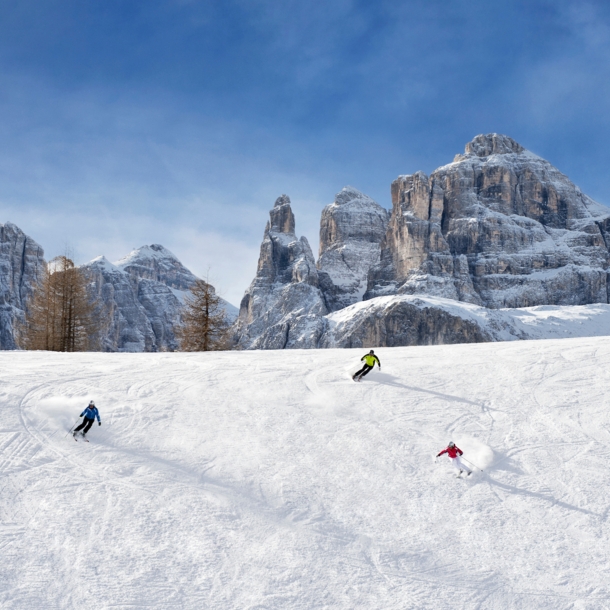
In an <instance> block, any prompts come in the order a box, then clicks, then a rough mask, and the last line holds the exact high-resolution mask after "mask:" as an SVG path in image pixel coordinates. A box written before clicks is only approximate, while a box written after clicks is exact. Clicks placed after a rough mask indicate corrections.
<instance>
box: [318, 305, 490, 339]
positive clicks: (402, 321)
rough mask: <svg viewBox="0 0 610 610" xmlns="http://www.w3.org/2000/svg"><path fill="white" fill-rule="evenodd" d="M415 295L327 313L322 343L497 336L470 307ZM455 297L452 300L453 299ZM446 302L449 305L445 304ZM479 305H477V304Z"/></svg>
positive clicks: (485, 337)
mask: <svg viewBox="0 0 610 610" xmlns="http://www.w3.org/2000/svg"><path fill="white" fill-rule="evenodd" d="M443 301H448V300H447V299H438V300H436V301H433V302H429V301H428V300H425V299H421V298H417V297H412V296H403V297H378V298H376V299H371V300H370V301H365V303H364V305H365V307H362V306H361V305H363V304H362V303H358V304H357V305H354V306H352V307H349V308H348V309H346V310H343V311H340V312H336V313H335V314H331V315H330V316H328V317H327V320H328V322H329V326H328V330H327V332H326V333H325V335H324V337H323V338H322V341H321V343H320V347H362V348H365V347H398V346H404V345H447V344H454V343H482V342H485V341H493V340H494V336H493V334H492V333H490V332H489V329H487V328H486V325H485V324H482V323H481V322H480V320H477V319H476V318H474V317H473V318H474V319H471V317H470V316H468V313H470V312H468V310H467V309H459V308H451V307H448V306H447V304H446V303H443ZM453 302H454V301H449V303H453ZM443 305H445V306H443ZM475 307H476V306H475Z"/></svg>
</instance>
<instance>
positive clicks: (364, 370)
mask: <svg viewBox="0 0 610 610" xmlns="http://www.w3.org/2000/svg"><path fill="white" fill-rule="evenodd" d="M374 366H375V365H373V366H369V365H368V364H365V365H364V366H363V367H362V368H361V369H360V370H359V371H358V372H357V373H356V374H355V375H354V377H364V376H365V375H366V374H367V373H368V372H370V371H372V370H373V367H374Z"/></svg>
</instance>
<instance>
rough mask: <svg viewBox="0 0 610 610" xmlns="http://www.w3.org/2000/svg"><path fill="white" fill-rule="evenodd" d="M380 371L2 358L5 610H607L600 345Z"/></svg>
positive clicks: (259, 360)
mask: <svg viewBox="0 0 610 610" xmlns="http://www.w3.org/2000/svg"><path fill="white" fill-rule="evenodd" d="M367 351H368V350H320V351H317V350H303V351H298V350H294V351H293V350H289V351H264V352H227V353H208V354H51V353H43V352H37V353H32V352H30V353H24V352H19V353H16V352H3V353H0V556H1V557H2V558H3V561H2V562H0V607H1V608H3V609H4V608H7V609H25V608H28V609H29V608H45V609H55V608H58V609H59V608H62V609H63V608H82V607H90V608H96V609H98V608H99V609H110V608H113V609H115V608H121V609H127V608H163V609H165V608H187V609H190V608H192V609H200V608H223V609H225V608H231V609H233V608H234V609H249V610H255V609H256V610H262V609H278V610H279V609H287V608H296V609H306V608H307V609H310V608H346V609H348V608H350V609H351V608H372V609H381V608H383V609H394V608H395V609H405V608H409V609H410V608H413V609H420V608H421V609H428V608H430V609H432V608H434V609H438V608H449V607H451V608H456V609H459V608H463V609H481V610H483V609H486V610H487V609H498V610H500V609H502V610H505V609H507V608H511V609H512V608H517V609H518V608H528V609H529V608H548V609H553V610H557V609H564V608H565V609H568V608H570V609H571V608H574V609H578V610H583V609H596V610H597V609H600V608H610V587H609V584H608V577H607V574H608V569H609V567H610V566H609V563H610V550H608V549H609V547H610V545H609V544H608V540H609V539H610V538H609V533H610V532H609V527H608V512H609V507H610V491H608V490H609V489H610V487H609V483H610V468H609V467H610V450H609V446H610V415H609V413H608V405H607V402H608V401H607V395H608V390H607V388H608V385H609V383H610V367H609V364H610V344H608V341H607V339H606V338H604V337H597V338H586V339H564V340H551V341H523V342H511V343H489V344H479V345H472V344H471V345H454V346H442V347H417V348H393V349H382V348H380V349H378V350H376V353H377V354H378V356H379V357H380V360H381V363H382V369H381V372H379V371H378V370H377V369H375V370H374V371H373V372H371V373H369V375H368V376H367V377H366V378H365V379H364V380H363V381H362V382H361V383H354V382H353V381H352V380H351V379H350V376H349V375H350V373H353V372H354V371H355V370H356V369H357V368H359V367H358V366H357V365H358V364H359V362H360V358H361V356H362V355H364V353H365V352H367ZM90 399H94V400H95V401H96V404H97V406H98V408H99V410H100V413H101V417H102V426H101V427H98V425H97V423H95V425H94V426H93V428H92V429H91V432H90V433H89V438H90V440H91V442H90V443H83V442H79V443H75V442H74V441H73V440H72V439H71V438H70V436H66V432H67V431H68V429H69V428H70V427H71V426H72V425H73V424H74V422H75V421H76V420H77V418H78V415H79V413H80V412H81V411H82V410H83V409H84V407H85V406H86V404H87V403H88V401H89V400H90ZM79 421H80V420H79ZM449 440H454V441H455V442H456V443H457V444H458V446H460V447H461V448H462V449H463V450H464V452H465V455H464V457H465V458H467V459H469V460H471V461H472V462H473V463H475V464H477V465H479V466H481V467H482V468H483V469H484V472H483V473H480V472H476V473H475V474H473V475H472V476H471V477H469V478H468V479H465V480H459V479H456V478H455V476H454V474H455V473H454V471H453V468H452V466H451V463H450V462H449V460H448V459H447V458H446V457H445V456H443V458H439V459H438V460H435V457H434V456H435V455H436V454H437V453H438V452H439V451H440V450H441V449H443V448H444V447H445V446H446V444H447V442H448V441H449Z"/></svg>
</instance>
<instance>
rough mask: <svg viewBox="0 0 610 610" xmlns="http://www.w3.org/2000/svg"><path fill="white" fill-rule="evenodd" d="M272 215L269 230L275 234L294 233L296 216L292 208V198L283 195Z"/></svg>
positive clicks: (276, 203)
mask: <svg viewBox="0 0 610 610" xmlns="http://www.w3.org/2000/svg"><path fill="white" fill-rule="evenodd" d="M269 215H270V225H269V230H270V231H273V232H275V233H294V231H295V223H294V214H293V213H292V208H291V207H290V197H288V195H281V196H280V197H278V198H277V199H276V200H275V204H274V206H273V209H272V210H271V212H269Z"/></svg>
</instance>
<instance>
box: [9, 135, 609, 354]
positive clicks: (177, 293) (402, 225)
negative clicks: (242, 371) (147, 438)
mask: <svg viewBox="0 0 610 610" xmlns="http://www.w3.org/2000/svg"><path fill="white" fill-rule="evenodd" d="M391 196H392V209H391V210H390V211H388V210H386V209H384V208H383V207H382V206H380V205H379V204H378V203H376V202H375V201H373V200H372V199H371V198H370V197H368V196H366V195H364V194H363V193H361V192H359V191H358V190H356V189H354V188H352V187H345V188H343V189H342V190H341V191H340V192H339V193H337V195H336V197H335V200H334V201H333V202H332V203H331V204H329V205H327V206H326V207H325V208H324V209H323V211H322V216H321V221H320V249H319V252H318V258H317V260H316V258H315V257H314V254H313V252H312V250H311V247H310V245H309V242H308V241H307V239H306V238H305V237H297V234H296V224H295V217H294V213H293V211H292V208H291V202H290V198H289V197H288V196H287V195H282V196H281V197H279V198H278V199H277V200H276V201H275V204H274V206H273V209H272V210H271V212H270V218H269V222H268V223H267V226H266V228H265V232H264V237H263V242H262V244H261V249H260V256H259V261H258V267H257V272H256V276H255V278H254V279H253V281H252V283H251V285H250V287H249V288H248V289H247V290H246V293H245V295H244V297H243V299H242V302H241V306H240V309H239V315H237V314H238V312H237V310H236V309H235V308H234V307H233V306H232V305H230V304H229V303H226V302H225V310H226V311H227V314H228V316H229V318H231V319H235V318H236V319H235V322H234V325H233V339H234V346H235V347H236V348H238V349H285V348H315V347H369V346H400V345H427V344H442V343H464V342H479V341H496V340H505V339H511V338H512V339H517V338H518V339H523V338H528V336H529V334H528V333H530V332H533V335H534V336H536V337H538V336H540V332H541V330H540V329H541V326H540V324H542V325H543V326H544V325H545V324H547V323H548V320H549V319H550V318H553V317H555V318H556V319H560V318H562V315H561V314H558V316H559V317H558V318H557V316H554V313H557V312H556V311H555V310H553V312H554V313H553V315H551V314H550V313H549V311H548V310H544V309H543V310H536V311H533V310H532V311H530V312H529V313H528V312H526V311H525V309H524V308H540V307H543V308H544V307H556V308H561V307H574V306H581V305H589V304H594V303H597V304H608V303H609V296H610V282H609V274H610V252H609V247H610V209H608V208H606V207H604V206H601V205H599V204H597V203H596V202H595V201H593V200H592V199H591V198H589V197H587V196H586V195H585V194H583V193H582V192H581V191H580V189H579V188H578V187H577V186H575V185H574V184H573V183H572V182H571V181H570V180H569V179H568V178H567V177H566V176H565V175H563V174H562V173H561V172H559V170H557V169H556V168H555V167H553V166H552V165H551V164H550V163H549V162H548V161H545V160H544V159H542V158H540V157H538V156H537V155H535V154H533V153H531V152H529V151H528V150H526V149H525V148H524V147H523V146H521V145H520V144H518V143H517V142H515V141H514V140H512V139H511V138H509V137H507V136H504V135H499V134H487V135H480V136H477V137H476V138H474V139H473V140H472V142H469V143H468V144H467V145H466V148H465V152H464V154H458V155H456V156H455V158H454V160H453V162H452V163H449V164H448V165H444V166H443V167H440V168H438V169H437V170H435V171H434V172H432V174H430V175H429V176H428V175H426V174H424V173H423V172H416V173H414V174H409V175H403V176H399V177H398V178H397V179H396V180H395V181H394V182H393V183H392V185H391ZM45 264H46V263H45V261H44V258H43V251H42V248H41V247H40V246H39V245H38V244H36V242H34V241H33V240H32V239H31V238H29V237H27V236H26V235H25V234H24V233H23V232H22V231H21V230H20V229H18V228H17V227H16V226H14V225H12V224H10V223H7V224H5V225H0V349H14V348H15V347H17V342H16V336H15V327H16V322H18V321H19V320H23V316H24V310H25V308H26V306H27V299H28V297H29V295H30V294H31V293H32V290H33V287H34V285H35V284H36V282H37V281H38V279H39V278H40V276H41V274H42V270H43V269H44V265H45ZM83 268H84V269H85V270H86V271H87V272H88V274H89V276H90V284H89V289H90V292H91V296H92V297H94V298H95V299H97V300H98V301H101V303H102V304H103V310H104V311H105V313H106V316H105V318H106V330H105V332H104V336H103V349H104V350H106V351H135V352H141V351H147V352H150V351H160V350H170V351H171V350H175V349H177V348H178V345H177V342H176V338H175V334H174V328H175V325H176V324H178V323H179V322H180V316H181V311H182V307H183V298H184V295H185V293H186V291H188V290H189V288H190V287H191V286H192V284H193V282H194V281H195V280H196V277H195V276H194V275H193V274H192V273H191V272H190V271H189V270H188V269H187V268H186V267H184V266H183V265H182V263H180V261H179V260H178V259H177V258H176V257H175V256H174V255H173V254H172V253H171V252H169V250H167V249H165V248H164V247H163V246H160V245H151V246H144V247H142V248H139V249H137V250H134V251H133V252H131V253H130V254H129V255H128V256H126V257H125V258H123V259H121V260H119V261H117V262H115V263H110V262H109V261H108V260H106V259H105V258H104V257H98V258H97V259H94V260H93V261H91V262H90V263H88V264H86V265H83ZM571 311H573V310H571ZM607 313H608V312H606V311H605V310H604V314H603V315H607ZM574 315H577V316H578V315H579V314H574ZM599 315H600V312H599V310H598V309H595V310H594V311H593V312H592V316H593V317H595V318H596V319H598V320H599ZM532 316H533V318H536V319H537V322H536V324H537V325H538V326H537V330H535V331H533V330H531V329H532V328H533V327H532V325H531V324H529V322H527V320H529V321H530V322H531V320H532V319H533V318H532ZM524 320H526V322H524ZM570 328H572V327H570ZM555 330H556V329H553V332H552V333H551V334H553V333H554V332H555ZM566 332H567V331H566ZM570 332H572V331H570ZM559 334H561V333H559ZM553 336H555V335H553Z"/></svg>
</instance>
